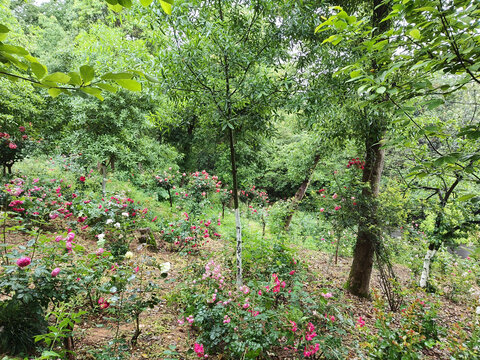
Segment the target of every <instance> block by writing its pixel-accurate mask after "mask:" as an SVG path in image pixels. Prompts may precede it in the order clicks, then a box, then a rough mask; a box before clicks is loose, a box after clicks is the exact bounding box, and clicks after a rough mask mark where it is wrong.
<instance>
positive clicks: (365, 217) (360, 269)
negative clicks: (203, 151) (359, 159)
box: [347, 131, 385, 297]
mask: <svg viewBox="0 0 480 360" xmlns="http://www.w3.org/2000/svg"><path fill="white" fill-rule="evenodd" d="M382 135H383V133H382V132H381V131H376V134H374V136H368V137H367V140H366V143H365V144H366V150H367V156H366V159H365V169H364V171H363V178H362V181H363V183H364V184H365V187H364V188H363V190H362V197H363V199H362V201H361V202H360V206H361V209H360V210H361V211H360V214H362V216H361V217H360V219H359V224H358V234H357V242H356V244H355V250H354V252H353V262H352V267H351V269H350V275H349V277H348V285H347V288H348V291H350V292H351V293H352V294H354V295H357V296H362V297H368V296H369V292H370V278H371V275H372V268H373V256H374V254H375V246H376V245H377V244H378V242H379V241H380V229H378V227H377V206H376V204H375V201H376V199H375V198H376V197H377V196H378V193H379V190H380V179H381V176H382V171H383V165H384V157H385V153H384V150H383V149H382V148H381V145H380V143H379V142H380V140H381V139H382Z"/></svg>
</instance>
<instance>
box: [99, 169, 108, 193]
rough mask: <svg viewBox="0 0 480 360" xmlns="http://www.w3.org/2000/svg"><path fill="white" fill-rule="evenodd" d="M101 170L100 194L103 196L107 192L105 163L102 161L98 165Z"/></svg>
mask: <svg viewBox="0 0 480 360" xmlns="http://www.w3.org/2000/svg"><path fill="white" fill-rule="evenodd" d="M100 167H101V170H102V194H103V196H105V194H106V193H107V165H105V163H104V162H102V163H101V165H100Z"/></svg>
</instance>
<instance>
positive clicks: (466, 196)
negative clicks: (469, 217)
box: [457, 194, 477, 201]
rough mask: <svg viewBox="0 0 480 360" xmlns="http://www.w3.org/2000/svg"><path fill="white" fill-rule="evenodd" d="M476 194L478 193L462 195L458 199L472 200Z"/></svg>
mask: <svg viewBox="0 0 480 360" xmlns="http://www.w3.org/2000/svg"><path fill="white" fill-rule="evenodd" d="M475 196H477V195H475V194H466V195H462V196H460V197H459V198H458V199H457V200H458V201H467V200H470V199H471V198H474V197H475Z"/></svg>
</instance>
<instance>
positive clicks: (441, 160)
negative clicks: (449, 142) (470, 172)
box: [433, 155, 457, 166]
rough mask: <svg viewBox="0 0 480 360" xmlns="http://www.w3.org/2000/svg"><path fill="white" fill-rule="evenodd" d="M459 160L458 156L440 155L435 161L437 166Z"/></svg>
mask: <svg viewBox="0 0 480 360" xmlns="http://www.w3.org/2000/svg"><path fill="white" fill-rule="evenodd" d="M456 162H457V159H456V157H454V156H451V155H445V156H440V157H439V158H438V159H437V160H435V161H434V162H433V164H434V165H435V166H442V165H444V164H455V163H456Z"/></svg>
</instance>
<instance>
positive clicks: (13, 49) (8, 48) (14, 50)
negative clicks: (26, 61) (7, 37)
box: [0, 44, 29, 56]
mask: <svg viewBox="0 0 480 360" xmlns="http://www.w3.org/2000/svg"><path fill="white" fill-rule="evenodd" d="M0 51H5V52H7V53H9V54H16V55H20V56H26V55H28V54H29V52H28V51H27V50H25V49H24V48H23V47H21V46H15V45H6V44H1V45H0Z"/></svg>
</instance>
